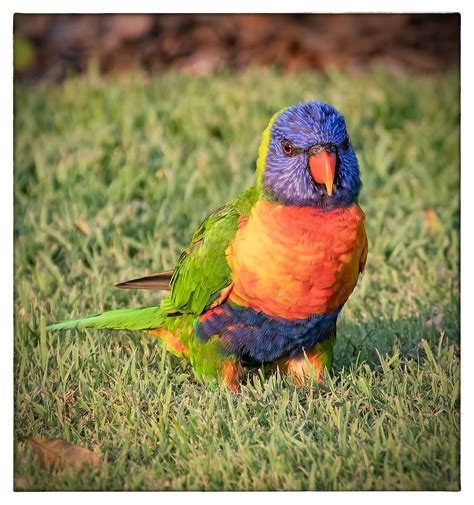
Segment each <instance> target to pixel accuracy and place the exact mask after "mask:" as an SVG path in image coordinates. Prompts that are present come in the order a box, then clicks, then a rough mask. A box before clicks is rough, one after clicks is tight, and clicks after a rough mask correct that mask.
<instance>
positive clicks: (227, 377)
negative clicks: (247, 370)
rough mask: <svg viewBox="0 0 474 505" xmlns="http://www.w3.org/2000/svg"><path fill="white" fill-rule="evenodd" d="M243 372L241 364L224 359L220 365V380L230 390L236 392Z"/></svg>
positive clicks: (238, 389)
mask: <svg viewBox="0 0 474 505" xmlns="http://www.w3.org/2000/svg"><path fill="white" fill-rule="evenodd" d="M242 374H243V368H242V365H241V364H240V363H239V362H238V361H232V360H226V361H224V364H223V365H222V369H221V373H220V376H221V379H222V382H223V383H224V384H225V385H226V386H227V387H228V388H229V389H230V390H231V391H232V393H234V394H237V393H238V392H239V391H240V378H241V377H242Z"/></svg>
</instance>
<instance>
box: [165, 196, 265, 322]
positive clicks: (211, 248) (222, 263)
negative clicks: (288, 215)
mask: <svg viewBox="0 0 474 505" xmlns="http://www.w3.org/2000/svg"><path fill="white" fill-rule="evenodd" d="M257 197H258V192H257V190H256V188H255V187H251V188H250V189H248V190H247V191H245V192H244V193H241V194H240V195H239V196H238V197H237V198H236V199H235V200H233V201H232V202H231V203H230V204H228V205H226V206H224V207H222V208H220V209H219V210H217V211H216V212H214V213H213V214H211V215H210V216H209V217H208V218H207V219H206V220H205V221H203V223H202V224H201V225H200V226H199V228H198V229H197V231H196V233H195V234H194V236H193V238H192V240H191V243H190V244H189V246H188V247H187V248H186V249H185V250H184V252H183V253H182V254H181V256H180V258H179V260H178V264H177V265H176V268H175V270H174V273H173V277H172V278H171V283H170V292H169V294H168V296H167V297H166V298H165V299H164V300H163V302H162V304H161V310H162V311H163V312H165V313H167V314H173V313H181V314H195V315H199V314H202V312H204V311H205V310H206V308H208V307H209V306H210V305H211V304H212V303H213V302H214V301H215V300H216V299H217V298H218V297H219V293H220V291H221V290H222V289H224V288H225V287H226V286H228V285H229V284H230V282H231V272H230V268H229V265H228V264H227V258H226V250H227V247H228V246H229V244H230V242H231V241H232V239H233V238H234V237H235V234H236V232H237V227H238V222H239V218H240V217H241V216H248V215H249V213H250V210H251V208H252V206H253V204H254V203H255V202H256V200H257Z"/></svg>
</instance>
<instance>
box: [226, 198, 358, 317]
mask: <svg viewBox="0 0 474 505" xmlns="http://www.w3.org/2000/svg"><path fill="white" fill-rule="evenodd" d="M364 220H365V215H364V213H363V212H362V209H361V208H360V207H359V206H358V205H357V204H355V205H352V206H351V207H349V208H342V209H336V210H329V211H328V210H320V209H314V208H308V207H288V206H282V205H277V204H274V203H271V202H268V201H265V200H261V201H259V202H258V203H257V204H256V205H255V207H254V208H253V210H252V213H251V215H250V217H249V219H248V221H247V223H243V225H242V226H241V227H239V230H238V231H237V234H236V236H235V239H234V240H233V241H232V243H231V244H230V246H229V247H228V249H227V260H228V262H229V265H230V267H231V270H232V279H233V283H234V285H233V290H232V292H231V294H230V297H229V298H230V300H231V301H233V302H235V303H237V304H239V305H242V306H244V307H251V308H252V309H254V310H257V311H259V312H264V313H265V314H268V315H270V316H279V317H283V318H286V319H304V318H307V317H310V316H311V315H313V314H328V313H331V312H334V310H336V309H337V308H338V307H339V306H340V305H342V304H344V302H345V301H346V300H347V298H348V297H349V295H350V294H351V292H352V290H353V289H354V287H355V285H356V282H357V278H358V276H359V272H360V271H361V270H362V269H363V263H364V262H365V256H366V255H367V238H366V235H365V230H364Z"/></svg>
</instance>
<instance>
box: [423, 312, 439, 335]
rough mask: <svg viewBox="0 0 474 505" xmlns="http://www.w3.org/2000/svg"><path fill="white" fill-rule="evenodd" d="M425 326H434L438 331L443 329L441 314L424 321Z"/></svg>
mask: <svg viewBox="0 0 474 505" xmlns="http://www.w3.org/2000/svg"><path fill="white" fill-rule="evenodd" d="M426 326H434V327H435V328H436V329H437V330H438V331H442V329H443V314H441V313H440V314H437V315H436V316H433V317H432V318H430V319H428V321H426Z"/></svg>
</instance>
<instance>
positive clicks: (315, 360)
mask: <svg viewBox="0 0 474 505" xmlns="http://www.w3.org/2000/svg"><path fill="white" fill-rule="evenodd" d="M324 368H325V365H324V360H323V359H322V355H321V353H312V352H309V353H308V354H305V353H304V352H302V353H300V354H298V355H297V356H295V357H294V358H290V359H286V360H283V362H282V363H281V364H280V369H282V370H283V372H284V373H286V374H287V375H288V376H289V377H290V379H291V380H292V381H293V383H294V384H295V385H296V386H306V385H307V384H308V383H309V382H310V380H311V377H314V379H316V381H317V382H318V384H322V382H323V379H322V376H323V373H324Z"/></svg>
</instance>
